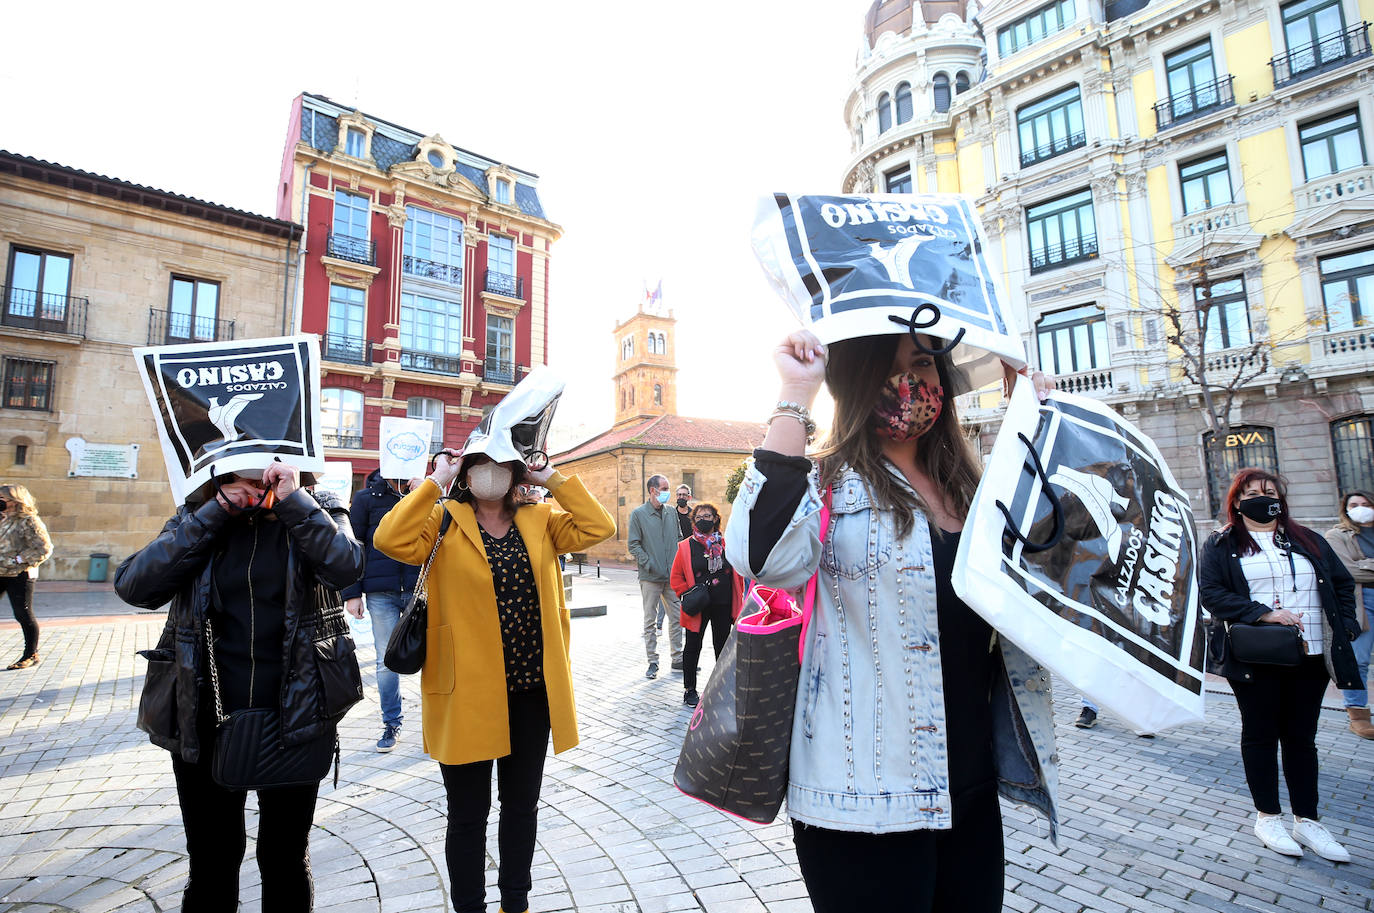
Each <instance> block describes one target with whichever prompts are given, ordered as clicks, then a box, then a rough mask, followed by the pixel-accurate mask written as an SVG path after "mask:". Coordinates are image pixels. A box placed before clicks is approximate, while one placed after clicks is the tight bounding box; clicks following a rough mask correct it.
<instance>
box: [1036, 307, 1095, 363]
mask: <svg viewBox="0 0 1374 913" xmlns="http://www.w3.org/2000/svg"><path fill="white" fill-rule="evenodd" d="M1035 339H1036V343H1037V345H1038V348H1039V351H1040V368H1041V370H1043V371H1053V372H1054V373H1055V374H1059V375H1064V374H1077V373H1078V372H1080V371H1093V370H1096V369H1099V368H1106V367H1107V366H1108V365H1109V364H1110V360H1109V358H1108V353H1107V321H1106V320H1105V319H1104V318H1103V316H1102V311H1101V310H1099V309H1098V307H1097V305H1095V304H1085V305H1083V306H1081V307H1075V308H1069V309H1068V310H1065V311H1055V312H1054V313H1052V314H1046V315H1044V316H1043V317H1041V318H1040V320H1039V321H1038V322H1037V323H1036V325H1035Z"/></svg>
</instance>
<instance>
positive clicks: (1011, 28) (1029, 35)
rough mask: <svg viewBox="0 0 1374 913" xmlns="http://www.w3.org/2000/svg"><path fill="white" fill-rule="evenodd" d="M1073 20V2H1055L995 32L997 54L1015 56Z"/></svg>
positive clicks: (1063, 0)
mask: <svg viewBox="0 0 1374 913" xmlns="http://www.w3.org/2000/svg"><path fill="white" fill-rule="evenodd" d="M1075 18H1077V17H1076V15H1075V12H1074V0H1057V2H1055V3H1050V4H1047V5H1045V6H1042V7H1040V8H1039V9H1037V10H1035V11H1033V12H1031V13H1028V14H1026V15H1025V16H1022V17H1021V18H1020V19H1017V20H1016V21H1015V22H1013V23H1011V24H1009V25H1004V26H1002V28H1000V29H998V30H997V53H998V55H999V56H1001V57H1006V56H1008V55H1010V54H1015V53H1016V52H1017V51H1019V50H1021V49H1022V48H1024V47H1027V46H1028V45H1031V44H1034V43H1035V42H1037V41H1039V40H1040V39H1042V38H1044V37H1046V36H1047V35H1053V34H1054V33H1055V32H1059V31H1063V30H1064V29H1066V28H1068V27H1069V25H1070V24H1071V23H1072V22H1073V21H1074V19H1075Z"/></svg>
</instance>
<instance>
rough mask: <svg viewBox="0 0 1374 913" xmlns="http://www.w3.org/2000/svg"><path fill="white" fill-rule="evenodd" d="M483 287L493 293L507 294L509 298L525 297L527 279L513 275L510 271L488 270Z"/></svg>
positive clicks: (522, 298)
mask: <svg viewBox="0 0 1374 913" xmlns="http://www.w3.org/2000/svg"><path fill="white" fill-rule="evenodd" d="M482 287H483V288H484V289H485V290H486V291H488V292H491V293H492V294H495V295H505V296H506V297H507V298H519V299H521V300H522V301H523V300H524V298H525V280H524V279H523V278H522V277H520V276H512V275H510V274H509V273H498V272H496V271H495V270H487V275H486V281H485V282H484V283H483V285H482Z"/></svg>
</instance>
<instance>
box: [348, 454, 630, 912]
mask: <svg viewBox="0 0 1374 913" xmlns="http://www.w3.org/2000/svg"><path fill="white" fill-rule="evenodd" d="M455 482H456V484H454V486H453V488H454V494H455V499H454V500H445V501H442V502H439V498H440V497H441V495H442V494H443V492H444V491H445V490H447V489H448V488H449V485H450V483H455ZM518 482H529V483H533V484H535V485H542V486H544V487H545V488H547V489H549V491H550V492H552V493H553V496H554V499H555V500H556V501H557V502H558V506H557V507H555V506H553V505H551V504H525V505H518V504H517V503H516V498H515V487H516V483H518ZM436 502H437V503H436ZM560 508H561V509H560ZM445 510H447V511H448V512H449V513H451V514H452V516H453V522H452V523H451V525H450V526H449V529H448V531H447V532H446V533H445V534H444V539H443V542H441V543H440V545H439V551H438V554H437V555H436V556H435V559H434V563H433V565H432V566H431V567H430V571H429V580H428V583H427V586H426V589H427V591H428V594H429V621H428V629H427V631H426V638H427V639H426V647H425V665H424V669H423V671H422V672H421V674H420V687H421V692H422V709H423V714H422V722H423V729H424V748H425V751H426V752H428V753H429V755H430V756H431V757H432V758H434V759H435V760H436V761H438V762H439V769H440V771H441V772H442V774H443V778H444V789H445V792H446V793H447V794H448V837H447V840H446V842H445V854H446V856H447V861H448V870H449V882H450V888H451V891H452V894H453V904H454V909H455V910H457V911H458V913H467V911H473V913H477V911H482V910H484V909H485V901H486V897H485V894H486V889H485V878H484V874H483V871H484V868H485V851H486V829H487V815H488V813H489V812H490V810H491V765H492V761H493V760H495V761H496V773H497V781H498V787H499V789H500V799H501V811H500V836H499V838H498V843H499V848H500V857H501V858H500V875H499V878H498V882H497V883H498V886H499V887H500V889H501V909H502V910H503V911H504V913H524V911H526V910H527V909H528V898H529V891H530V884H531V879H530V864H531V860H532V858H533V856H534V843H535V829H536V826H537V823H538V818H537V815H538V812H537V807H538V803H539V789H540V784H541V782H542V780H543V776H544V757H545V755H546V754H547V753H548V744H549V735H550V732H552V734H553V750H554V752H555V753H557V752H560V751H564V750H566V749H568V748H572V747H573V746H574V745H576V744H577V711H576V708H575V707H574V705H573V691H572V667H571V663H570V656H569V651H568V634H569V627H570V625H569V619H570V616H569V614H568V609H567V606H566V605H564V603H563V575H562V572H561V571H560V570H559V566H558V556H559V555H560V554H562V553H564V552H574V551H584V550H586V549H587V548H589V547H591V546H593V545H595V544H596V543H598V542H601V541H603V540H605V539H609V538H610V537H611V536H613V535H614V534H615V521H614V520H613V519H611V516H610V514H608V513H607V512H606V510H605V508H603V507H602V506H601V505H600V504H598V503H597V501H596V499H595V498H593V497H592V496H591V495H590V494H589V493H588V492H587V489H586V488H585V487H584V486H583V485H582V482H581V480H580V479H578V478H577V477H576V476H574V477H573V478H571V479H569V478H565V477H564V476H563V475H562V474H561V473H559V472H557V471H555V470H554V468H553V467H552V466H549V467H547V468H545V469H542V470H539V471H537V472H536V471H534V470H530V469H528V468H527V467H525V466H524V465H523V464H520V463H495V462H492V460H491V459H490V458H488V457H487V456H485V455H483V454H474V455H469V456H467V457H466V458H462V459H460V458H458V457H456V456H451V455H450V454H449V453H448V452H447V451H445V452H443V453H440V454H439V455H438V456H437V457H435V468H434V472H433V474H431V475H430V476H429V478H428V479H426V480H425V481H424V483H423V484H421V485H420V486H419V487H418V488H416V489H415V490H414V491H412V492H411V493H410V494H409V495H407V496H406V497H405V498H404V499H402V500H401V502H400V503H399V504H397V505H396V506H395V507H393V508H392V509H391V511H390V512H389V513H388V514H387V515H386V517H385V518H383V520H382V522H381V525H379V526H378V527H377V531H376V532H375V533H374V534H373V537H372V542H373V545H375V546H376V547H377V549H378V550H380V551H381V552H382V553H383V554H385V555H389V556H390V557H392V558H395V559H396V560H397V561H404V562H406V563H408V564H423V563H424V561H425V559H426V558H427V557H429V552H430V549H431V547H432V546H433V545H434V540H435V538H436V537H437V536H438V535H439V526H440V522H441V519H442V516H443V511H445Z"/></svg>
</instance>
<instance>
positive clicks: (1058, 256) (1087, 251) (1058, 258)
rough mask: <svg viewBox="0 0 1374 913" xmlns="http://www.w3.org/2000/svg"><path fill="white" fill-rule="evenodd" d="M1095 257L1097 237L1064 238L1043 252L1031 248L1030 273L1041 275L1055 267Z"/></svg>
mask: <svg viewBox="0 0 1374 913" xmlns="http://www.w3.org/2000/svg"><path fill="white" fill-rule="evenodd" d="M1096 256H1097V235H1082V236H1081V237H1077V238H1064V239H1062V240H1060V241H1059V242H1058V243H1057V244H1051V245H1050V246H1049V247H1046V248H1044V249H1043V250H1036V249H1035V248H1031V258H1030V271H1031V272H1032V273H1041V272H1044V271H1045V270H1047V269H1053V268H1054V267H1056V266H1064V265H1066V264H1069V263H1077V262H1078V261H1080V260H1092V259H1093V258H1095V257H1096Z"/></svg>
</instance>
